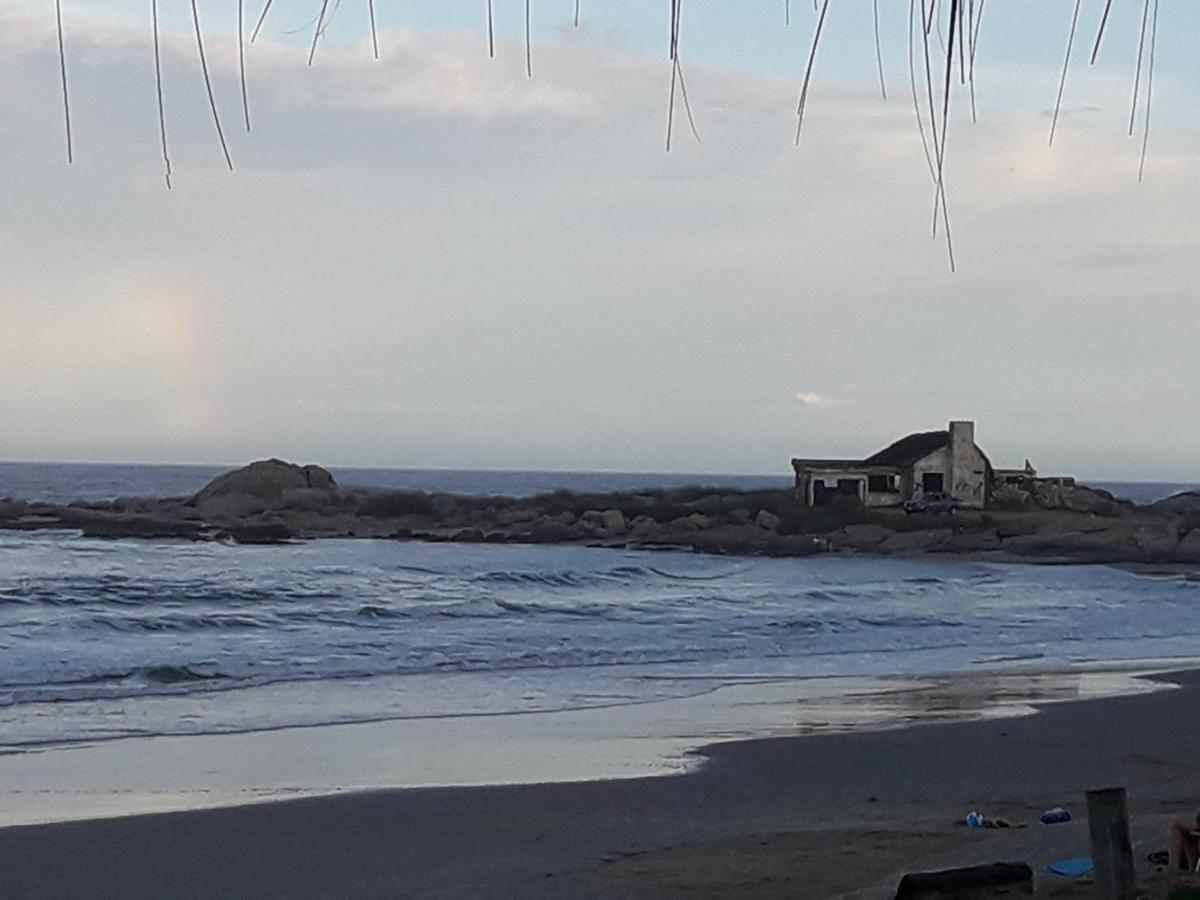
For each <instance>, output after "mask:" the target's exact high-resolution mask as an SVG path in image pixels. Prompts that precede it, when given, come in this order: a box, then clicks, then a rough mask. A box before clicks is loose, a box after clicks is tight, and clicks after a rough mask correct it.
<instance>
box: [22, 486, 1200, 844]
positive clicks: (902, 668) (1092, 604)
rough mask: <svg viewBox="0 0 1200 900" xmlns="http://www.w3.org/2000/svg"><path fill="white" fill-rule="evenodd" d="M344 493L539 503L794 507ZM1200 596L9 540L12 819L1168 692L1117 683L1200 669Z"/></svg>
mask: <svg viewBox="0 0 1200 900" xmlns="http://www.w3.org/2000/svg"><path fill="white" fill-rule="evenodd" d="M219 471H221V470H220V469H219V468H217V467H197V466H185V467H176V466H173V467H157V466H154V467H150V466H134V467H112V466H80V465H70V466H54V465H17V464H0V496H4V495H6V494H10V495H15V496H22V497H27V498H41V499H52V500H57V501H63V500H67V499H74V498H86V499H93V500H95V499H104V498H108V497H116V496H123V495H124V496H128V495H151V496H153V495H177V496H178V495H185V494H188V493H191V492H192V491H194V490H196V489H198V488H199V487H200V486H202V485H203V484H204V483H205V481H207V480H208V479H209V478H211V477H212V476H213V475H215V474H217V473H218V472H219ZM336 474H337V476H338V478H339V481H340V482H341V483H343V484H366V485H374V486H387V487H406V488H412V489H426V490H458V491H465V492H472V493H491V494H503V495H510V496H516V495H523V494H525V495H527V494H532V493H536V492H538V491H543V490H553V489H558V488H567V489H575V490H597V491H599V490H628V489H634V488H646V487H669V486H677V485H682V484H688V483H696V482H697V481H699V482H704V483H708V484H712V485H719V486H723V487H743V488H764V487H766V488H770V487H784V486H786V482H783V483H781V481H782V480H781V479H773V478H764V477H758V476H749V477H737V476H709V477H697V476H656V475H636V474H629V475H626V474H616V475H614V474H611V473H583V474H579V473H536V472H534V473H497V472H430V471H424V472H421V471H413V470H347V471H339V472H337V473H336ZM1132 487H1133V489H1132V490H1126V491H1124V493H1126V494H1127V495H1133V494H1136V493H1137V492H1139V491H1140V492H1141V496H1140V497H1139V499H1143V500H1146V499H1153V498H1154V497H1156V496H1162V495H1165V494H1168V493H1171V491H1172V490H1173V489H1174V488H1175V487H1176V486H1146V485H1140V486H1139V485H1134V486H1132ZM1121 492H1122V491H1120V490H1118V493H1121ZM1198 601H1200V583H1196V582H1194V581H1189V580H1187V579H1186V578H1182V577H1151V576H1137V575H1134V574H1131V573H1129V572H1125V571H1121V570H1118V569H1115V568H1109V567H1102V566H1068V567H1044V566H1021V565H1005V564H992V563H982V562H976V561H969V560H961V559H903V560H901V559H887V558H868V557H857V556H841V555H839V556H836V557H833V556H830V557H809V558H805V559H758V558H730V557H717V556H703V555H697V554H691V553H683V552H678V551H664V552H647V551H634V550H615V549H598V548H587V547H580V546H531V545H501V546H497V545H478V544H424V543H419V542H404V541H393V540H378V541H368V540H358V541H355V540H323V541H312V542H305V543H296V544H291V545H286V546H274V547H240V546H227V545H224V544H217V543H191V542H187V541H171V540H164V541H140V540H129V541H105V540H90V539H84V538H82V537H80V536H79V535H78V534H77V533H74V532H70V531H60V532H33V533H22V532H3V531H0V825H4V824H18V823H27V822H42V821H54V820H59V819H67V818H79V817H89V816H96V815H116V814H128V813H136V812H145V811H154V810H166V809H187V808H195V807H199V806H211V805H223V804H227V803H243V802H253V801H256V800H262V799H274V798H280V797H286V796H296V795H302V794H319V793H328V792H330V791H340V790H357V789H363V788H372V787H389V786H414V785H434V784H479V783H495V782H512V781H518V782H519V781H532V780H566V779H575V778H595V777H626V776H632V775H648V774H667V773H670V772H677V771H681V770H683V769H686V768H688V767H689V766H690V765H691V764H692V762H691V761H692V759H693V757H691V755H690V751H692V750H694V749H695V748H697V747H700V746H702V745H703V744H706V743H710V742H712V741H714V740H723V739H730V738H744V737H756V736H758V737H761V736H774V735H788V734H797V733H807V732H810V731H820V730H823V729H829V728H853V727H886V726H888V725H889V724H899V723H904V722H909V721H925V720H928V719H929V718H931V717H932V718H937V717H943V716H946V715H951V716H964V715H965V716H967V717H972V716H977V715H988V714H991V713H992V712H995V711H997V710H999V708H1000V707H1004V709H1002V710H999V711H1002V712H1005V713H1012V712H1013V711H1014V710H1018V709H1027V708H1028V706H1027V705H1025V704H1027V702H1029V701H1031V700H1032V701H1038V700H1042V701H1045V700H1055V699H1070V698H1072V697H1078V696H1084V695H1090V694H1095V693H1112V692H1127V691H1130V690H1141V689H1145V688H1146V686H1147V683H1146V682H1141V681H1132V680H1130V678H1129V677H1128V676H1125V675H1120V674H1117V675H1114V676H1109V675H1107V674H1105V672H1106V671H1107V670H1111V669H1123V670H1125V671H1127V672H1129V671H1135V670H1142V669H1147V668H1162V667H1164V665H1168V666H1169V665H1170V662H1169V661H1170V660H1180V661H1182V660H1185V659H1186V660H1187V661H1188V663H1189V664H1190V663H1192V662H1193V658H1195V657H1197V656H1200V626H1196V625H1193V624H1191V623H1193V622H1194V621H1195V617H1194V615H1193V611H1194V609H1195V608H1196V604H1197V602H1198ZM1144 660H1157V661H1158V662H1157V663H1154V664H1149V663H1145V662H1135V661H1144ZM1163 660H1166V661H1167V662H1166V663H1164V662H1163ZM1064 669H1065V670H1069V671H1070V672H1073V673H1075V674H1069V675H1067V676H1066V677H1061V676H1049V675H1043V674H1038V673H1052V672H1061V671H1063V670H1064ZM1096 670H1101V671H1100V672H1099V673H1097V671H1096ZM1080 672H1087V673H1088V674H1082V675H1081V674H1079V673H1080ZM964 675H965V676H967V677H966V678H963V677H960V676H964Z"/></svg>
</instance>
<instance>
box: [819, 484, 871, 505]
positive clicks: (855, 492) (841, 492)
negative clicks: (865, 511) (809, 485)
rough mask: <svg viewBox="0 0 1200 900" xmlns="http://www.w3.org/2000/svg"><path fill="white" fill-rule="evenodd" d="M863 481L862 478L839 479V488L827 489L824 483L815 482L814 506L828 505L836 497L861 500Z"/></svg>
mask: <svg viewBox="0 0 1200 900" xmlns="http://www.w3.org/2000/svg"><path fill="white" fill-rule="evenodd" d="M861 485H862V479H860V478H839V479H838V482H837V487H826V486H825V482H823V481H814V482H813V506H820V505H822V504H825V503H828V502H829V501H830V500H832V499H833V498H834V497H852V498H853V499H855V500H861V499H862V494H861V487H860V486H861Z"/></svg>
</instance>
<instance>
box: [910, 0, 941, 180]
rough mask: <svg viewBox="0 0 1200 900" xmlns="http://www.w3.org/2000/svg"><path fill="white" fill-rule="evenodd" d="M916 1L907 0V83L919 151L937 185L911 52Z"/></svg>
mask: <svg viewBox="0 0 1200 900" xmlns="http://www.w3.org/2000/svg"><path fill="white" fill-rule="evenodd" d="M916 6H917V0H908V83H909V86H910V87H911V88H912V101H913V112H914V113H916V116H917V133H918V134H920V135H921V149H922V150H924V151H925V164H926V165H927V166H928V167H929V180H930V181H931V182H933V183H934V184H937V173H936V172H935V171H934V168H933V156H932V155H930V153H929V140H928V139H927V138H926V137H925V122H924V121H923V120H922V118H921V101H920V100H918V99H917V67H916V56H915V53H914V50H913V33H914V31H915V30H916Z"/></svg>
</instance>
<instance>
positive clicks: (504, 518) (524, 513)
mask: <svg viewBox="0 0 1200 900" xmlns="http://www.w3.org/2000/svg"><path fill="white" fill-rule="evenodd" d="M536 518H537V511H536V510H533V509H530V508H529V507H527V506H515V507H513V506H510V507H508V508H507V509H502V510H500V511H499V512H498V513H496V524H497V525H504V526H508V525H516V524H517V523H519V522H531V521H533V520H534V519H536ZM571 518H572V519H574V518H575V517H574V516H571ZM566 524H570V523H566Z"/></svg>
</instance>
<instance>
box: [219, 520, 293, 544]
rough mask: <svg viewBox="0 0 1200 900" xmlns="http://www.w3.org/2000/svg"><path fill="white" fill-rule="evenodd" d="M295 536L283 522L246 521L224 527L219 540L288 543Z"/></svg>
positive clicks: (243, 542)
mask: <svg viewBox="0 0 1200 900" xmlns="http://www.w3.org/2000/svg"><path fill="white" fill-rule="evenodd" d="M295 536H296V535H295V534H294V533H293V532H292V530H291V529H290V528H288V527H287V526H286V525H284V524H283V523H282V522H246V523H240V524H237V525H231V526H229V527H228V528H224V529H222V530H221V531H220V532H219V533H218V534H217V540H232V541H233V542H234V543H236V544H286V543H288V542H289V541H291V540H292V539H293V538H294V537H295Z"/></svg>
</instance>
